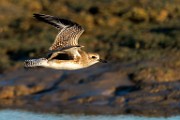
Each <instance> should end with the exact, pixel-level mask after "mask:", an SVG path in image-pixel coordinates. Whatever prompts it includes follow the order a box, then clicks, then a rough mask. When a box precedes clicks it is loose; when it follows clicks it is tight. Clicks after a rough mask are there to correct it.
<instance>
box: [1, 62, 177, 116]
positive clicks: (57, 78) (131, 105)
mask: <svg viewBox="0 0 180 120" xmlns="http://www.w3.org/2000/svg"><path fill="white" fill-rule="evenodd" d="M160 63H161V64H160ZM179 72H180V69H179V68H174V67H173V66H170V65H168V67H167V64H163V61H159V62H158V61H153V62H152V61H151V62H150V61H141V62H136V63H123V64H121V63H107V64H96V65H95V66H92V67H90V68H86V69H82V70H78V71H59V70H52V69H45V68H37V69H28V70H25V69H20V70H16V71H13V72H8V73H4V74H1V76H0V89H1V90H0V106H1V108H11V109H17V108H18V109H25V110H32V111H38V112H55V113H71V114H74V113H78V114H81V113H82V114H135V115H147V116H170V115H177V114H180V87H179V86H180V74H179Z"/></svg>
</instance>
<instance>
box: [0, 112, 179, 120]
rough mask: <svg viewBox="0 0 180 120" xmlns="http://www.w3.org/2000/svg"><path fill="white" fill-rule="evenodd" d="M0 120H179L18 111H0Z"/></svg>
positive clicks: (175, 118)
mask: <svg viewBox="0 0 180 120" xmlns="http://www.w3.org/2000/svg"><path fill="white" fill-rule="evenodd" d="M0 120H180V116H174V117H168V118H163V117H158V118H155V117H150V118H148V117H138V116H131V115H115V116H111V115H88V116H85V115H65V114H39V113H32V112H25V111H18V110H1V111H0Z"/></svg>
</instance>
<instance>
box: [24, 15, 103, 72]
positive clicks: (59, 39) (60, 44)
mask: <svg viewBox="0 0 180 120" xmlns="http://www.w3.org/2000/svg"><path fill="white" fill-rule="evenodd" d="M34 17H35V18H36V19H37V20H39V21H43V22H46V23H48V24H50V25H52V26H54V27H55V28H57V29H58V30H59V32H58V34H57V36H56V38H55V40H54V43H53V44H52V45H51V47H50V48H49V53H48V55H47V57H44V58H38V59H30V60H25V62H24V67H25V68H31V67H47V68H53V69H60V70H76V69H82V68H86V67H89V66H91V65H93V64H95V63H98V62H103V63H106V61H105V60H102V59H100V56H99V54H97V53H88V52H85V51H84V50H82V47H84V46H81V45H79V44H78V39H79V37H80V36H81V34H82V33H83V32H84V29H83V28H82V27H81V26H80V25H79V24H77V23H75V22H72V21H70V20H66V19H61V18H58V17H54V16H50V15H45V14H34Z"/></svg>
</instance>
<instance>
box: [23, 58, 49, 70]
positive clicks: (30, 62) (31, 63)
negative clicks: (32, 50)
mask: <svg viewBox="0 0 180 120" xmlns="http://www.w3.org/2000/svg"><path fill="white" fill-rule="evenodd" d="M44 62H47V59H46V58H39V59H30V60H25V62H24V67H25V68H28V67H38V66H42V65H43V63H44Z"/></svg>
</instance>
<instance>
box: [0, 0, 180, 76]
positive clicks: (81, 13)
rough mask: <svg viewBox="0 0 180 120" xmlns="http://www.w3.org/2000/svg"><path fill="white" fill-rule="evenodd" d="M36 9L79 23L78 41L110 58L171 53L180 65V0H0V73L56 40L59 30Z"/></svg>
mask: <svg viewBox="0 0 180 120" xmlns="http://www.w3.org/2000/svg"><path fill="white" fill-rule="evenodd" d="M33 13H42V14H49V15H53V16H58V17H61V18H66V19H70V20H72V21H75V22H77V23H79V24H80V25H82V26H83V27H84V29H85V32H84V33H83V35H82V36H81V37H80V41H79V43H80V44H82V45H85V46H86V47H85V49H86V50H87V51H90V52H98V53H100V55H101V56H103V57H104V58H106V59H107V60H109V61H112V62H132V61H141V60H152V61H153V60H156V59H160V60H161V59H163V60H164V59H168V61H169V64H171V65H172V66H176V67H177V66H180V61H179V60H178V58H179V57H178V56H180V51H179V50H180V1H179V0H157V1H153V2H152V1H151V0H133V1H132V0H114V1H113V0H112V1H111V0H98V1H97V0H83V1H82V0H61V1H59V0H53V1H51V0H0V56H1V59H0V66H1V67H0V73H3V72H5V71H9V70H14V69H17V68H20V67H23V61H24V60H25V59H28V58H38V57H42V56H44V55H45V54H46V52H47V50H48V48H49V46H50V45H51V43H52V42H53V41H54V38H55V36H56V34H57V32H58V31H57V30H56V29H54V28H53V27H52V26H50V25H47V24H45V23H41V22H38V21H37V20H35V19H34V18H33V16H32V15H33ZM94 46H96V47H94Z"/></svg>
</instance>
